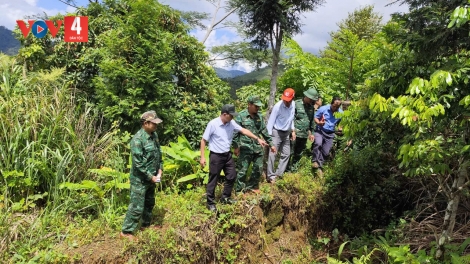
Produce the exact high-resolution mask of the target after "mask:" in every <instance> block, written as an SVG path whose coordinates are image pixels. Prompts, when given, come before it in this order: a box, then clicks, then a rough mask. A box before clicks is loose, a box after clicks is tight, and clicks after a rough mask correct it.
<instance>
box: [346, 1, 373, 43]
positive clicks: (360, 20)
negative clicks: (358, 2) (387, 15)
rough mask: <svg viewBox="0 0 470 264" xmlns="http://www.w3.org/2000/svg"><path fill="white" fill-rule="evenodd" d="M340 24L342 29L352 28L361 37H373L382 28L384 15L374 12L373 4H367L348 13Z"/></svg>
mask: <svg viewBox="0 0 470 264" xmlns="http://www.w3.org/2000/svg"><path fill="white" fill-rule="evenodd" d="M338 26H339V29H340V30H343V29H347V30H350V31H351V32H352V33H353V34H355V35H356V36H358V38H359V39H371V38H373V37H374V35H375V34H377V33H379V31H380V29H381V28H382V15H380V14H379V13H377V12H374V6H373V5H366V6H365V7H362V8H358V9H355V10H354V11H353V12H352V13H348V17H347V18H345V19H343V20H342V21H341V22H339V23H338Z"/></svg>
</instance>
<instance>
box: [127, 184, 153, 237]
mask: <svg viewBox="0 0 470 264" xmlns="http://www.w3.org/2000/svg"><path fill="white" fill-rule="evenodd" d="M154 206H155V184H143V183H140V182H139V183H134V182H131V201H130V204H129V208H128V209H127V213H126V218H125V219H124V223H123V224H122V232H123V233H132V232H134V230H135V229H136V228H137V225H138V224H139V221H140V219H142V226H149V225H150V221H151V220H152V210H153V207H154Z"/></svg>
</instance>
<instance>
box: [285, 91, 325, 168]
mask: <svg viewBox="0 0 470 264" xmlns="http://www.w3.org/2000/svg"><path fill="white" fill-rule="evenodd" d="M317 100H318V92H317V90H315V88H310V89H308V90H307V91H305V92H304V98H303V99H298V100H296V101H295V117H294V126H295V130H296V131H295V132H296V135H297V137H296V139H295V141H293V144H294V147H293V148H291V149H293V152H292V155H291V156H292V160H291V167H290V170H291V171H295V170H297V168H298V166H299V164H298V163H299V160H300V158H302V152H303V151H304V150H305V147H306V145H307V139H308V140H310V141H312V142H313V139H314V137H313V129H314V124H315V122H313V114H314V112H315V109H314V105H315V102H316V101H317Z"/></svg>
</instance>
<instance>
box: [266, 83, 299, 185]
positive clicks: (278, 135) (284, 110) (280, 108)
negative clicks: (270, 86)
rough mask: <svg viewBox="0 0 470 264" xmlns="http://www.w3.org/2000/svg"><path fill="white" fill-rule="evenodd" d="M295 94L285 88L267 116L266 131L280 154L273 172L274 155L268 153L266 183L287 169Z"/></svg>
mask: <svg viewBox="0 0 470 264" xmlns="http://www.w3.org/2000/svg"><path fill="white" fill-rule="evenodd" d="M294 96H295V92H294V89H292V88H287V89H286V90H284V92H283V93H282V97H281V99H282V100H281V101H279V102H277V103H276V104H275V105H274V107H273V109H272V112H271V115H270V116H269V120H268V124H267V126H266V128H267V129H268V133H269V135H271V137H272V140H273V145H274V147H275V148H276V149H277V150H278V151H279V152H280V154H281V157H280V159H279V164H278V167H277V170H276V171H274V161H275V160H276V153H273V152H270V153H269V159H268V175H267V180H268V182H271V183H274V182H275V181H276V177H278V176H282V174H284V171H285V170H286V168H287V164H288V163H289V157H290V141H289V135H291V134H292V140H295V127H294V115H295V102H293V101H292V99H294Z"/></svg>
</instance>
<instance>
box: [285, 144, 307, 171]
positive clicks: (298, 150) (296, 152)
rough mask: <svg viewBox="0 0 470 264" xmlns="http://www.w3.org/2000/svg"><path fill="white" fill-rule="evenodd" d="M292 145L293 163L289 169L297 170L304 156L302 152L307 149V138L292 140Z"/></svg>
mask: <svg viewBox="0 0 470 264" xmlns="http://www.w3.org/2000/svg"><path fill="white" fill-rule="evenodd" d="M292 145H293V146H292V147H291V150H292V152H291V156H292V160H291V164H290V166H289V170H291V171H295V170H297V167H298V166H299V164H298V163H299V161H300V159H301V158H302V153H303V152H304V150H305V147H306V146H307V138H296V139H295V141H292Z"/></svg>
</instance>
